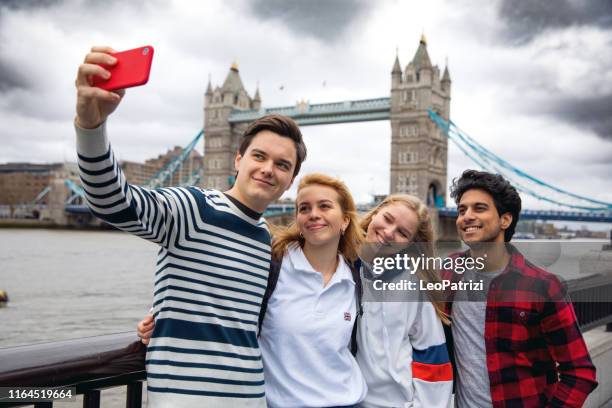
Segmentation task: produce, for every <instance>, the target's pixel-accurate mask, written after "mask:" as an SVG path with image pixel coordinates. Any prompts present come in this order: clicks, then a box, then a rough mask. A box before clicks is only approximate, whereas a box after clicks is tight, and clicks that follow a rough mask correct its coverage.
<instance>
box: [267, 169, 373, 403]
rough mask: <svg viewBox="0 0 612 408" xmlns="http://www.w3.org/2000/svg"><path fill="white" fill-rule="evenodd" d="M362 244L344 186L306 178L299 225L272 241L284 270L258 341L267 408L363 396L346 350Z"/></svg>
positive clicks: (330, 180) (361, 383)
mask: <svg viewBox="0 0 612 408" xmlns="http://www.w3.org/2000/svg"><path fill="white" fill-rule="evenodd" d="M362 239H363V234H362V232H361V228H360V226H359V223H358V220H357V212H356V207H355V203H354V201H353V197H352V196H351V194H350V192H349V190H348V188H347V187H346V185H345V184H344V183H343V182H342V181H340V180H338V179H335V178H332V177H329V176H326V175H322V174H310V175H307V176H304V177H303V178H302V179H301V180H300V184H299V186H298V191H297V197H296V217H295V222H294V223H293V224H291V225H290V226H289V227H287V228H285V229H282V230H280V231H277V232H276V233H275V234H274V240H273V243H272V258H273V259H282V264H281V269H280V273H279V276H278V281H277V283H276V287H275V289H274V292H273V293H272V296H271V297H270V299H269V301H268V305H267V311H266V314H265V318H264V319H263V323H262V327H261V332H260V336H259V346H260V348H261V353H262V357H263V364H264V374H265V381H266V385H265V390H266V398H267V401H268V405H269V406H270V407H283V408H285V407H287V408H288V407H331V406H333V407H336V406H354V405H355V404H357V403H359V402H360V401H362V400H363V398H364V397H365V395H366V391H367V387H366V383H365V381H364V379H363V376H362V375H361V371H360V370H359V366H358V365H357V362H356V360H355V358H354V356H353V355H352V354H351V352H350V350H349V348H348V347H347V345H348V344H349V342H350V339H351V332H352V330H353V325H354V322H355V319H356V318H357V310H358V301H357V296H356V284H355V282H354V279H353V274H352V273H351V269H350V267H349V264H352V263H353V262H354V261H356V260H357V257H358V249H359V246H360V244H361V241H362Z"/></svg>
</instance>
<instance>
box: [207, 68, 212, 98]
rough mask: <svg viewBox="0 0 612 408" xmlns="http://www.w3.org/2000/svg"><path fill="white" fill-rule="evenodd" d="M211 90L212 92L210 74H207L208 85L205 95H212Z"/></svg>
mask: <svg viewBox="0 0 612 408" xmlns="http://www.w3.org/2000/svg"><path fill="white" fill-rule="evenodd" d="M212 93H213V90H212V84H211V83H210V73H209V74H208V85H207V86H206V93H205V95H207V96H208V95H212Z"/></svg>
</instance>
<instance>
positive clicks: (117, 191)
mask: <svg viewBox="0 0 612 408" xmlns="http://www.w3.org/2000/svg"><path fill="white" fill-rule="evenodd" d="M113 52H114V50H113V49H112V48H110V47H93V48H92V49H91V52H90V53H89V54H87V56H86V57H85V61H84V62H83V64H81V65H80V66H79V70H78V73H77V79H76V87H77V106H76V112H77V114H76V118H75V128H76V134H77V153H78V164H79V173H80V176H81V181H82V183H83V189H84V190H85V199H86V201H87V205H88V206H89V208H90V210H91V211H92V213H93V214H94V215H95V216H97V217H98V218H101V219H102V220H104V221H106V222H108V223H109V224H112V225H114V226H115V227H117V228H119V229H122V230H124V231H127V232H130V233H132V234H134V235H137V236H140V237H142V238H145V239H148V240H150V241H153V242H155V243H158V244H161V245H162V246H167V245H168V243H169V241H170V235H171V232H172V229H173V225H174V218H175V214H176V213H177V211H178V210H177V208H178V201H180V198H178V197H179V195H180V193H179V192H178V191H176V190H175V189H160V190H147V189H144V188H141V187H137V186H131V185H129V184H128V183H127V181H126V179H125V177H124V175H123V172H122V171H121V169H120V168H119V164H118V163H117V160H116V158H115V155H114V154H113V152H112V149H111V147H110V143H109V142H108V139H107V135H106V120H107V118H108V116H109V115H110V114H111V113H112V112H113V111H114V110H115V109H116V108H117V106H119V103H120V102H121V100H122V98H123V96H124V94H125V91H124V90H118V91H114V92H109V91H105V90H103V89H101V88H98V87H95V86H92V83H93V81H92V79H93V77H94V76H99V77H103V78H108V77H109V76H110V72H109V71H107V70H106V69H104V68H103V67H101V66H100V65H98V64H106V65H114V64H115V63H116V59H115V58H114V57H113V56H112V55H110V53H113Z"/></svg>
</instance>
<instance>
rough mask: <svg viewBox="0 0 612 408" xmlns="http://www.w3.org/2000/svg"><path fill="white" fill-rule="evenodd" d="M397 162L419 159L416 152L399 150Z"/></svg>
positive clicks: (413, 161)
mask: <svg viewBox="0 0 612 408" xmlns="http://www.w3.org/2000/svg"><path fill="white" fill-rule="evenodd" d="M398 159H399V164H408V163H416V162H418V160H419V153H418V152H399V157H398Z"/></svg>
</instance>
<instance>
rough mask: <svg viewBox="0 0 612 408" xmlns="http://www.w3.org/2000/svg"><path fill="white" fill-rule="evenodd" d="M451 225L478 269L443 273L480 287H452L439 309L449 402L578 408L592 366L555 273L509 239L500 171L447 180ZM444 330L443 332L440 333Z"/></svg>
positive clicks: (514, 217)
mask: <svg viewBox="0 0 612 408" xmlns="http://www.w3.org/2000/svg"><path fill="white" fill-rule="evenodd" d="M451 197H453V198H454V199H455V202H456V203H457V209H458V216H457V220H456V225H457V231H458V233H459V236H460V238H461V240H462V241H463V242H465V243H466V244H467V245H468V247H469V248H470V249H469V250H468V251H467V252H465V253H461V254H455V255H454V256H457V257H472V258H474V259H476V258H481V259H484V265H485V267H484V269H483V270H481V271H476V270H473V271H472V270H471V271H466V272H465V273H463V274H458V273H454V272H453V271H445V279H451V280H453V281H458V280H461V279H463V280H469V279H472V280H474V279H476V280H482V281H483V282H484V288H485V289H484V290H483V291H480V292H479V293H476V294H473V295H475V296H473V297H470V298H468V297H467V296H468V295H467V294H466V293H461V292H460V291H457V292H455V293H453V294H452V303H448V305H449V307H448V310H447V312H448V313H449V315H450V317H451V321H452V323H451V333H452V341H451V339H448V340H447V344H452V345H453V348H454V357H455V368H456V369H457V375H456V377H455V378H456V393H455V405H456V406H457V407H458V408H464V407H465V408H472V407H491V406H493V407H495V408H498V407H499V408H502V407H544V406H546V407H549V406H550V407H561V406H563V407H581V406H582V405H583V404H584V401H585V400H586V398H587V396H588V394H589V393H590V392H591V391H593V389H595V387H596V386H597V382H596V380H595V367H594V366H593V363H592V362H591V358H590V356H589V352H588V349H587V347H586V344H585V342H584V340H583V338H582V334H581V332H580V328H579V327H578V323H577V321H576V315H575V314H574V309H573V307H572V303H571V302H570V301H569V300H568V299H567V297H566V296H565V295H566V294H565V291H564V288H563V286H562V284H561V283H560V282H559V279H558V278H557V277H556V276H555V275H553V274H551V273H549V272H546V271H544V270H542V269H540V268H538V267H536V266H535V265H533V264H531V263H530V262H529V261H528V260H526V259H525V258H524V257H523V255H522V254H521V253H520V252H519V251H518V250H517V249H516V248H514V247H513V246H512V245H510V244H509V242H510V240H511V239H512V235H513V234H514V229H515V227H516V223H517V222H518V219H519V214H520V211H521V198H520V196H519V194H518V192H517V191H516V189H515V188H514V187H513V186H512V185H511V184H510V183H509V182H508V181H507V180H505V179H504V178H503V177H502V176H500V175H498V174H491V173H487V172H481V171H476V170H466V171H465V172H464V173H463V174H462V175H461V177H460V178H459V179H456V180H455V181H454V182H453V185H452V187H451ZM447 334H448V332H447Z"/></svg>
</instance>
